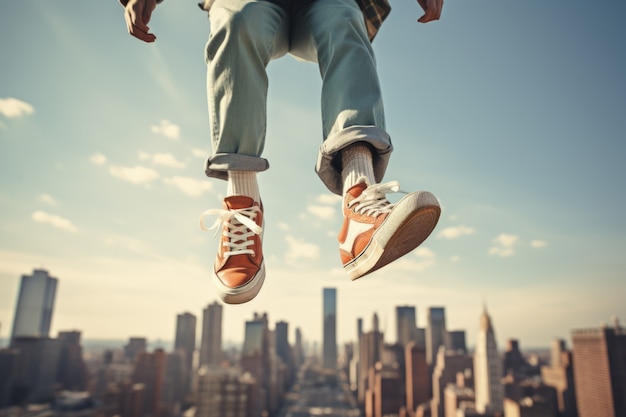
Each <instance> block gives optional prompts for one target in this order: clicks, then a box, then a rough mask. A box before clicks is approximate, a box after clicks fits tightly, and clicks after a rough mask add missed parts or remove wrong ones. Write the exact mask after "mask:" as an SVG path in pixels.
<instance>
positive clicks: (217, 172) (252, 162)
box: [204, 153, 270, 180]
mask: <svg viewBox="0 0 626 417" xmlns="http://www.w3.org/2000/svg"><path fill="white" fill-rule="evenodd" d="M269 167H270V164H269V162H268V161H267V159H264V158H261V157H258V156H250V155H240V154H236V153H218V154H215V155H213V156H210V157H209V158H207V160H206V162H205V164H204V172H205V173H206V175H207V177H211V178H219V179H222V180H227V179H228V171H254V172H261V171H265V170H267V169H268V168H269Z"/></svg>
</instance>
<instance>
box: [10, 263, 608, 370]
mask: <svg viewBox="0 0 626 417" xmlns="http://www.w3.org/2000/svg"><path fill="white" fill-rule="evenodd" d="M24 277H26V278H31V276H29V275H26V274H24V275H22V277H21V279H22V281H23V280H24ZM32 277H44V278H47V279H48V280H53V281H54V288H55V291H56V288H57V286H58V285H59V279H58V278H55V277H51V276H50V274H49V272H48V271H47V270H44V269H33V273H32ZM61 281H62V280H61ZM321 289H322V290H323V295H322V297H321V301H322V302H321V303H320V304H321V305H322V309H321V311H320V316H321V317H322V320H321V321H320V322H319V323H320V324H319V328H320V329H321V330H322V332H321V333H320V335H319V336H318V337H315V336H311V335H310V332H308V331H307V330H309V329H307V328H301V327H299V326H295V325H293V322H290V321H289V320H288V319H287V318H277V317H272V315H271V313H269V312H268V311H254V313H253V317H254V319H253V320H252V321H250V318H249V317H248V318H246V319H245V320H243V321H242V322H240V323H239V324H240V328H241V338H237V337H231V338H224V337H223V334H224V331H223V327H224V320H225V318H224V317H223V314H224V310H226V309H227V305H226V304H223V303H221V302H220V301H218V300H213V301H212V302H211V303H209V304H207V305H206V306H204V307H203V308H202V309H201V311H200V314H198V316H197V317H200V318H201V319H200V320H196V315H195V314H193V313H191V312H189V311H181V312H178V313H176V314H175V317H174V320H173V326H172V337H170V338H167V337H165V338H153V339H151V338H150V337H148V336H146V335H145V334H141V332H139V331H138V332H134V333H130V334H128V335H123V336H119V337H113V338H102V337H97V336H96V337H93V338H91V339H89V338H87V339H86V340H91V341H92V342H93V343H97V341H98V340H102V341H103V342H107V341H108V342H110V343H114V342H119V341H124V340H127V339H141V340H144V341H145V343H147V344H150V345H152V347H153V348H157V347H163V346H164V345H171V346H172V347H174V348H175V347H176V346H177V343H178V342H177V340H178V338H179V336H180V335H179V333H180V331H181V327H183V328H185V327H186V328H187V332H189V331H190V330H191V329H190V328H189V324H186V323H185V322H189V321H191V322H193V326H194V327H195V334H196V342H195V347H196V348H197V349H198V352H199V360H200V361H201V362H202V363H213V364H216V359H214V358H215V357H216V354H217V352H218V351H219V349H220V347H221V348H224V347H225V346H229V345H237V344H241V345H243V346H244V349H245V343H246V335H247V334H248V333H247V332H248V325H251V326H255V325H257V324H259V323H265V325H266V326H267V325H269V324H270V323H276V324H278V323H285V324H287V323H292V333H287V340H288V341H289V343H293V342H294V341H295V339H296V337H297V333H298V332H302V333H303V334H304V336H303V338H304V340H305V341H306V342H307V343H309V344H310V345H315V344H317V345H319V346H320V348H321V347H322V346H323V345H324V326H325V323H326V322H327V318H328V313H327V312H332V311H335V312H336V311H337V310H338V306H341V304H342V303H341V300H339V299H338V298H337V289H336V288H328V287H325V288H321ZM19 295H20V294H18V299H19ZM55 307H56V308H60V307H58V306H55ZM17 309H18V303H17V302H16V311H17ZM486 309H487V305H486V304H485V303H483V304H482V305H481V306H480V313H479V314H478V315H477V317H480V320H481V324H480V326H476V328H458V327H457V328H454V330H450V329H447V326H446V315H447V314H448V309H447V307H445V306H443V307H442V306H430V307H423V308H422V310H424V313H425V314H423V315H425V316H426V319H424V320H423V325H421V324H422V323H421V321H418V320H417V316H418V312H419V311H420V309H419V308H418V306H414V305H406V304H405V305H396V306H394V307H393V309H392V310H393V312H394V314H393V315H391V316H388V317H386V319H385V323H384V324H380V315H379V312H378V311H375V310H372V311H370V312H369V315H368V314H363V315H362V316H359V317H357V318H356V319H355V321H354V322H353V323H351V324H347V323H343V326H342V327H345V328H350V327H352V330H353V331H354V335H349V336H346V335H343V336H344V337H342V338H339V337H338V336H339V335H337V336H335V337H334V338H335V340H336V346H337V349H338V350H339V349H340V347H341V346H342V345H343V344H345V343H350V342H354V341H355V340H358V338H359V332H363V331H371V330H373V328H374V326H376V331H380V333H381V334H382V335H383V339H384V341H385V343H387V342H389V343H393V342H394V341H398V340H400V339H402V344H405V343H406V342H407V341H408V340H405V339H404V338H405V337H406V335H407V333H408V334H413V339H412V340H413V341H417V342H418V343H424V346H425V353H426V359H427V361H429V359H428V358H429V357H431V356H432V359H431V360H433V361H434V358H435V356H436V354H437V347H436V346H439V345H445V346H447V347H448V348H453V346H454V342H453V341H452V340H451V339H449V338H451V337H453V336H452V334H455V333H460V336H461V338H462V344H463V346H465V344H467V345H468V346H469V348H470V349H473V348H475V345H474V342H472V343H468V342H466V338H467V339H471V340H473V341H474V340H475V337H476V336H477V337H478V340H482V339H481V338H483V336H481V335H480V333H482V332H483V321H484V320H485V319H484V317H485V312H486ZM407 313H410V314H407ZM260 314H263V315H264V317H265V320H266V321H267V322H262V321H258V320H259V317H260ZM336 314H337V313H336ZM372 314H373V315H374V316H375V322H376V324H375V325H374V324H369V323H368V317H369V316H371V315H372ZM337 315H338V314H337ZM407 316H409V318H410V320H408V321H407ZM420 316H421V315H420ZM47 319H48V320H49V321H51V322H52V323H54V310H51V311H48V315H47ZM364 320H365V323H366V324H365V326H364V325H363V323H364ZM491 320H492V318H491V315H489V316H488V321H489V326H491ZM331 321H332V322H333V325H332V329H330V332H331V334H332V333H333V332H334V330H335V328H336V327H337V326H338V322H337V323H335V322H336V321H337V318H336V316H333V317H332V319H331ZM618 322H619V317H618V316H611V317H609V318H607V320H602V321H600V322H598V323H597V324H596V326H593V325H591V326H580V325H579V326H575V327H573V328H572V329H569V330H567V331H564V332H563V333H564V334H565V336H554V337H553V338H551V339H549V340H546V341H545V343H543V344H527V343H524V341H523V340H521V341H522V343H523V345H522V346H523V349H527V350H530V351H532V350H535V349H548V348H551V346H552V343H553V342H554V340H567V341H568V342H569V344H571V343H572V340H571V332H572V330H573V329H581V328H589V329H592V328H596V327H598V326H599V327H602V326H604V325H607V323H608V325H612V323H618ZM183 323H185V324H183ZM49 324H50V323H49ZM407 325H409V327H407ZM412 325H415V328H414V331H413V332H411V327H410V326H412ZM229 326H232V325H230V324H229ZM400 327H404V328H403V330H402V331H403V335H402V336H399V335H398V330H399V329H400ZM2 329H3V326H2V322H0V331H1V330H2ZM9 331H10V332H13V331H14V329H13V328H11V329H10V330H9ZM67 331H80V332H81V333H82V332H83V330H82V329H79V328H77V327H72V326H69V327H67V328H59V330H58V331H57V333H58V334H61V333H63V332H67ZM420 332H421V336H420ZM49 333H50V335H45V337H54V335H53V333H54V332H49ZM235 333H236V332H235ZM235 333H234V332H232V331H231V332H230V333H229V334H231V335H233V334H235ZM430 334H433V335H436V337H435V336H429V335H430ZM186 337H187V338H189V337H190V335H187V336H186ZM256 337H260V336H258V334H257V336H256ZM512 339H514V340H520V339H519V338H518V337H516V336H514V335H513V336H507V337H504V338H503V339H501V340H496V339H494V342H495V343H496V345H499V346H505V344H506V342H508V341H509V340H512ZM0 341H5V342H7V343H8V342H9V338H6V337H3V334H2V333H0ZM257 342H258V341H256V342H255V343H257ZM187 343H188V342H187ZM1 347H2V345H0V348H1ZM461 350H464V349H461ZM502 350H503V348H502V349H500V351H502ZM322 356H324V355H323V354H322ZM209 358H213V359H209Z"/></svg>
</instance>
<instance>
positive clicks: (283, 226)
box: [276, 222, 289, 232]
mask: <svg viewBox="0 0 626 417" xmlns="http://www.w3.org/2000/svg"><path fill="white" fill-rule="evenodd" d="M276 226H278V228H279V229H280V230H282V231H284V232H286V231H288V230H289V225H288V224H287V223H283V222H278V224H277V225H276Z"/></svg>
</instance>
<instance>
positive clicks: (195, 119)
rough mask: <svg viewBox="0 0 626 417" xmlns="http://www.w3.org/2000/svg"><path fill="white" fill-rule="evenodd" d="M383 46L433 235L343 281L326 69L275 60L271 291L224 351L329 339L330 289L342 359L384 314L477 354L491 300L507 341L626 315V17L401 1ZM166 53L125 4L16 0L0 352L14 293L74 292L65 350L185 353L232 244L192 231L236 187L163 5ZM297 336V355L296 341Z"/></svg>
mask: <svg viewBox="0 0 626 417" xmlns="http://www.w3.org/2000/svg"><path fill="white" fill-rule="evenodd" d="M392 6H393V11H392V13H391V15H390V17H389V18H388V20H387V22H386V23H385V24H384V26H383V28H382V29H381V32H380V34H379V35H378V37H377V38H376V40H375V41H374V48H375V52H376V54H377V59H378V66H379V74H380V78H381V83H382V86H383V94H384V100H385V105H386V113H387V127H388V131H389V133H390V135H391V137H392V141H393V143H394V146H395V149H396V152H395V153H394V154H393V156H392V159H391V164H390V167H389V169H388V172H387V175H386V178H385V179H386V180H398V181H400V184H401V187H402V189H404V190H418V189H426V190H429V191H431V192H433V193H434V194H435V195H437V196H438V197H439V199H440V201H441V203H442V206H443V213H442V218H441V221H440V224H439V226H438V227H437V229H436V230H435V232H434V233H433V235H432V237H431V238H430V239H429V240H428V241H427V242H426V243H425V244H424V245H423V247H421V248H420V249H418V250H417V251H415V252H414V253H411V254H409V255H407V256H406V257H405V258H403V259H402V260H401V261H398V262H397V263H395V264H393V265H391V266H389V267H387V268H385V269H383V270H381V271H378V272H376V273H374V274H372V275H370V276H368V277H366V278H363V279H361V280H358V281H356V282H350V281H349V279H348V278H347V277H346V276H345V275H344V273H343V271H342V270H341V268H340V262H339V255H338V249H337V244H336V234H337V232H338V231H339V227H340V221H341V216H340V212H339V201H338V200H337V199H336V198H335V197H333V196H332V195H331V194H330V193H329V192H328V191H327V190H326V189H325V188H324V186H323V185H322V184H321V182H320V181H319V180H318V178H317V176H316V175H315V173H314V169H313V168H314V163H315V158H316V154H317V149H318V147H319V144H320V142H321V121H320V110H319V101H320V86H321V81H320V79H319V72H318V70H317V67H316V66H315V65H314V64H304V63H300V62H297V61H295V60H294V59H292V58H291V57H288V56H287V57H284V58H282V59H280V60H278V61H274V62H272V63H270V65H269V68H268V71H269V78H270V90H269V102H268V138H267V143H266V149H265V154H264V156H265V157H267V158H268V159H269V161H270V165H271V168H270V170H269V171H267V172H265V173H263V174H261V175H260V176H259V181H260V186H261V194H262V197H263V200H264V206H265V214H266V230H265V245H264V246H265V252H266V257H267V269H268V275H267V280H266V284H265V286H264V289H263V291H262V292H261V294H260V295H259V296H258V297H257V298H256V299H255V300H253V301H252V302H250V303H248V304H245V305H241V306H226V309H225V313H224V320H225V322H224V332H225V337H226V338H227V339H229V340H233V341H240V340H242V339H243V321H244V320H246V319H249V318H250V317H251V316H252V314H253V312H255V311H259V312H263V311H267V312H268V313H269V317H270V320H271V321H272V322H275V321H277V320H287V321H289V322H290V324H291V326H292V327H296V326H300V327H301V328H302V330H303V333H304V336H305V338H307V339H309V340H315V339H319V338H320V337H321V318H322V314H321V308H322V301H321V295H322V288H323V287H325V286H332V287H336V288H337V289H338V303H339V307H338V314H339V320H340V323H339V327H338V332H339V336H338V337H339V340H340V341H347V340H351V339H353V338H354V335H355V334H356V318H357V317H363V318H364V319H365V320H366V329H367V327H368V326H370V324H371V316H372V314H373V313H374V312H375V311H376V312H378V314H379V316H380V317H381V323H382V325H383V327H384V328H385V329H386V331H387V334H388V336H387V340H389V341H391V340H392V339H393V338H394V337H395V331H394V326H395V322H394V307H395V306H397V305H414V306H416V307H417V315H418V324H419V325H420V326H424V325H425V319H426V311H427V308H428V307H430V306H445V307H446V313H447V323H448V328H449V329H465V330H466V331H467V337H468V341H469V343H472V342H473V340H474V336H475V334H476V331H477V329H478V323H479V318H480V314H481V311H482V306H483V304H484V303H486V304H487V306H488V308H489V311H490V313H491V316H492V320H493V323H494V326H495V329H496V335H497V337H498V339H499V343H500V345H501V346H502V345H503V344H504V341H505V340H506V339H507V338H518V339H519V340H520V343H521V345H522V347H524V346H542V345H548V344H549V342H550V341H551V340H552V338H554V337H561V338H566V339H568V338H569V334H570V331H571V329H573V328H580V327H595V326H597V325H598V324H599V323H600V322H601V321H608V320H610V318H611V316H613V315H616V316H619V317H621V318H622V320H626V304H625V303H624V302H623V299H624V294H626V291H625V290H624V288H626V277H625V275H624V271H626V260H625V257H624V255H623V252H624V249H626V221H625V220H624V216H623V207H624V206H625V205H626V192H625V190H626V187H625V185H626V168H625V164H624V161H623V160H624V158H625V157H626V145H625V144H624V139H625V138H626V121H625V120H626V117H625V116H626V79H625V74H626V48H625V45H624V39H626V28H625V27H624V25H623V23H622V22H621V19H622V18H623V16H624V15H625V14H626V5H625V4H624V3H623V2H621V1H616V0H609V1H606V2H602V3H601V4H596V5H594V6H593V7H590V6H589V3H588V2H583V1H580V0H574V1H572V2H568V3H567V4H565V3H562V2H554V1H548V2H545V1H538V0H532V1H529V2H496V1H485V0H483V1H474V2H467V1H460V0H448V1H447V2H446V4H445V6H444V11H443V16H442V20H441V21H439V22H435V23H428V24H426V25H422V24H418V23H417V22H416V19H417V18H418V17H419V16H420V9H419V6H418V5H417V3H416V2H413V1H410V0H396V1H394V2H393V3H392ZM151 28H152V29H153V32H154V33H155V34H156V35H157V38H158V39H157V41H156V43H154V44H152V45H148V44H144V43H142V42H140V41H137V40H136V39H134V38H132V37H130V36H129V35H128V34H127V33H126V28H125V23H124V19H123V15H122V8H121V7H120V6H119V5H118V4H117V3H116V2H115V1H114V0H109V1H106V2H104V1H102V2H97V4H96V3H94V2H75V1H69V0H59V1H55V2H34V1H31V0H22V1H19V2H1V3H0V39H1V41H0V56H1V57H2V65H1V66H0V207H1V209H2V216H1V217H0V322H1V324H2V327H1V328H0V336H2V337H7V336H8V334H9V333H10V328H11V326H12V318H13V310H14V308H15V300H16V298H17V289H18V283H19V277H20V276H21V275H22V274H28V273H30V272H31V271H32V269H33V268H40V267H43V268H46V269H48V270H49V271H50V273H51V274H52V275H53V276H56V277H58V278H59V279H60V285H59V289H58V293H57V306H56V310H55V315H54V319H53V333H54V334H56V331H58V330H68V329H80V330H82V331H83V334H84V337H86V338H122V339H124V338H127V337H130V336H136V335H138V336H145V337H148V338H149V339H151V340H156V339H163V340H170V339H172V338H173V336H174V326H175V318H176V314H179V313H182V312H184V311H190V312H192V313H193V314H196V315H197V316H201V312H202V308H204V307H205V306H206V305H207V304H209V303H211V302H213V301H214V300H215V299H216V296H215V293H214V292H213V289H212V287H211V285H210V281H209V277H210V268H211V265H212V262H213V258H214V251H215V248H216V239H214V238H213V235H212V233H204V232H202V231H201V230H200V229H199V227H198V217H199V215H200V213H201V212H202V211H204V210H205V209H207V208H210V207H217V206H218V205H219V204H221V203H220V200H221V199H222V198H223V196H224V192H225V183H223V182H219V181H214V180H209V179H207V178H205V177H204V174H203V169H202V165H203V160H204V158H205V157H206V156H207V154H208V151H209V146H210V145H209V138H208V134H207V132H208V120H207V116H206V113H207V110H206V96H205V87H204V86H205V64H204V61H203V48H204V43H205V41H206V38H207V36H208V32H209V25H208V21H207V18H206V15H205V14H203V13H202V12H201V11H199V10H198V8H197V7H196V5H195V2H194V1H191V0H190V1H174V0H166V1H165V2H164V3H163V4H162V5H160V6H159V7H158V8H157V10H156V11H155V14H154V18H153V21H152V22H151ZM292 337H293V336H292Z"/></svg>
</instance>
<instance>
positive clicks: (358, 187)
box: [347, 182, 367, 198]
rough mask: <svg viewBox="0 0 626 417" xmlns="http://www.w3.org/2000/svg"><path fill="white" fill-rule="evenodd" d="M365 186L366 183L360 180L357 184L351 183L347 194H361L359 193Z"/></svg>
mask: <svg viewBox="0 0 626 417" xmlns="http://www.w3.org/2000/svg"><path fill="white" fill-rule="evenodd" d="M366 188H367V184H366V183H364V182H360V183H358V184H355V185H353V186H352V187H350V189H348V191H347V192H348V194H350V195H351V196H352V197H355V198H356V197H358V196H360V195H361V193H362V192H363V190H365V189H366Z"/></svg>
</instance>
